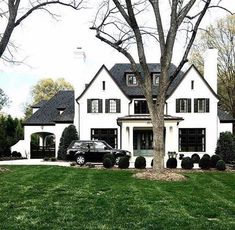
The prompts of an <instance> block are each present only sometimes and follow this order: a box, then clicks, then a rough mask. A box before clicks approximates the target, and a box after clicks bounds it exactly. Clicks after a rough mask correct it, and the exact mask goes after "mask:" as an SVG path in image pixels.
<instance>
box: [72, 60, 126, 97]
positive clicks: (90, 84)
mask: <svg viewBox="0 0 235 230" xmlns="http://www.w3.org/2000/svg"><path fill="white" fill-rule="evenodd" d="M102 71H106V73H107V74H108V75H109V76H110V79H111V80H113V81H114V83H115V84H116V85H117V87H118V88H119V89H120V90H121V92H122V93H123V94H124V95H125V96H126V97H127V98H128V96H127V95H126V93H125V92H124V91H123V89H122V88H120V87H119V85H118V84H117V82H116V81H115V79H114V78H113V76H112V75H111V74H110V71H109V70H108V69H107V67H106V66H105V65H102V66H101V67H100V69H99V70H98V72H97V73H96V74H95V76H94V77H93V79H92V80H91V81H90V82H89V84H88V85H87V86H86V88H85V89H84V90H83V92H82V93H81V94H80V96H79V97H78V98H76V101H77V102H78V101H79V100H80V99H81V98H82V97H83V96H84V95H85V94H86V92H87V91H88V90H89V89H90V88H91V86H92V84H93V83H94V82H95V80H96V79H97V78H98V76H99V75H100V74H101V72H102Z"/></svg>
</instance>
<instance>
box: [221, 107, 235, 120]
mask: <svg viewBox="0 0 235 230" xmlns="http://www.w3.org/2000/svg"><path fill="white" fill-rule="evenodd" d="M218 117H219V120H220V122H221V123H234V122H235V118H233V116H232V115H231V114H230V113H228V112H226V111H223V110H221V109H219V108H218Z"/></svg>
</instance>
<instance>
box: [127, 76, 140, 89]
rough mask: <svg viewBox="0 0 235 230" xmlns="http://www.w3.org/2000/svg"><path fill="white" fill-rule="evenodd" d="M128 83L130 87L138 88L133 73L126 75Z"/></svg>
mask: <svg viewBox="0 0 235 230" xmlns="http://www.w3.org/2000/svg"><path fill="white" fill-rule="evenodd" d="M126 82H127V85H128V86H137V85H138V82H137V79H136V76H135V75H134V74H133V73H128V74H126Z"/></svg>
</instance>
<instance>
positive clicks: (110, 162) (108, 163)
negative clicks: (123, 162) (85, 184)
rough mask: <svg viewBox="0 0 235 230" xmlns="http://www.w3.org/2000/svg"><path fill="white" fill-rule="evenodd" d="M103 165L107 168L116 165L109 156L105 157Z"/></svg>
mask: <svg viewBox="0 0 235 230" xmlns="http://www.w3.org/2000/svg"><path fill="white" fill-rule="evenodd" d="M103 166H104V167H105V168H107V169H109V168H112V167H113V166H114V164H113V162H112V160H111V159H110V158H109V157H106V158H104V160H103Z"/></svg>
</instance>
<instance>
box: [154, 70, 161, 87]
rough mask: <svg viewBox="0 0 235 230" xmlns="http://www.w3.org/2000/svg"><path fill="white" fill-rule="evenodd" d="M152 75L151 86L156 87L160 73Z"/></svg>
mask: <svg viewBox="0 0 235 230" xmlns="http://www.w3.org/2000/svg"><path fill="white" fill-rule="evenodd" d="M152 75H153V85H155V86H158V85H159V76H160V73H153V74H152Z"/></svg>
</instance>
